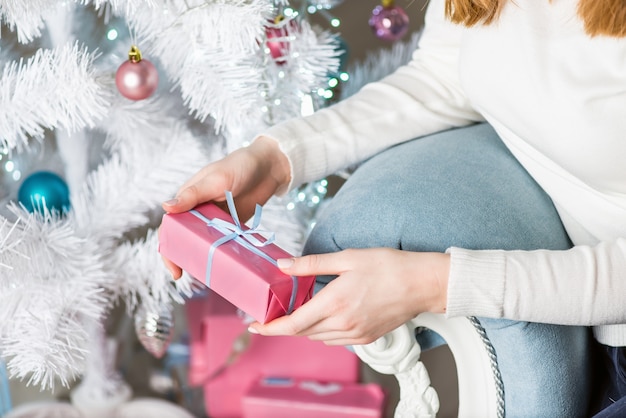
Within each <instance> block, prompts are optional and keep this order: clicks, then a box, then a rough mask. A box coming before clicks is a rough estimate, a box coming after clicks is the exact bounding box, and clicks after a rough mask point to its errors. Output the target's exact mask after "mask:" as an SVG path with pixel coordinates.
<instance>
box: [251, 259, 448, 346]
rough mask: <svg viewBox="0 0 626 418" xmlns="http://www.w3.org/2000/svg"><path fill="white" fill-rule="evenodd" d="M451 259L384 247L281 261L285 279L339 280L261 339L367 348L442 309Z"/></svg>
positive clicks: (255, 328) (261, 329)
mask: <svg viewBox="0 0 626 418" xmlns="http://www.w3.org/2000/svg"><path fill="white" fill-rule="evenodd" d="M449 266H450V259H449V255H447V254H442V253H417V252H409V251H401V250H393V249H386V248H373V249H358V250H357V249H353V250H345V251H341V252H337V253H332V254H320V255H309V256H304V257H300V258H294V259H281V260H279V267H281V270H282V271H283V272H284V273H286V274H289V275H295V276H305V275H338V277H337V278H336V279H335V280H333V281H331V282H330V283H329V284H328V285H326V287H324V289H322V290H321V291H320V292H318V293H317V294H316V295H315V296H314V297H313V298H312V299H311V300H310V301H308V302H307V303H305V304H304V305H302V306H301V307H300V308H298V309H296V310H295V311H294V312H293V313H292V314H291V315H287V316H283V317H281V318H278V319H275V320H273V321H271V322H269V323H267V324H265V325H261V324H259V323H253V324H251V327H250V330H251V332H257V333H260V334H263V335H302V336H308V337H309V338H310V339H312V340H321V341H324V342H325V343H326V344H328V345H354V344H367V343H370V342H372V341H374V340H376V339H377V338H379V337H381V336H383V335H384V334H386V333H387V332H389V331H392V330H393V329H395V328H397V327H398V326H400V325H401V324H403V323H404V322H406V321H408V320H410V319H412V318H414V317H415V316H416V315H418V314H419V313H422V312H426V311H429V312H439V313H443V312H445V309H446V300H447V289H448V273H449Z"/></svg>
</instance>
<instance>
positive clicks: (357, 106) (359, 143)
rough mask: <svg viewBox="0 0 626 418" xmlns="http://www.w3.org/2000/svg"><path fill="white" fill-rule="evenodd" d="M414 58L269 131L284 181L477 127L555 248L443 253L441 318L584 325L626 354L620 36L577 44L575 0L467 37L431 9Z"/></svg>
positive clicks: (506, 15)
mask: <svg viewBox="0 0 626 418" xmlns="http://www.w3.org/2000/svg"><path fill="white" fill-rule="evenodd" d="M429 3H430V5H429V8H428V11H427V14H426V25H425V27H424V32H423V34H422V37H421V40H420V45H419V48H418V49H417V50H416V52H415V53H414V55H413V60H412V61H411V62H410V63H409V64H408V65H406V66H403V67H401V68H399V69H398V70H397V71H396V72H395V73H393V74H392V75H390V76H388V77H386V78H385V79H383V80H381V81H379V82H376V83H371V84H369V85H367V86H366V87H364V88H363V89H362V90H361V91H360V92H359V93H357V94H355V95H354V96H352V97H350V98H348V99H346V100H344V101H342V102H340V103H337V104H336V105H333V106H331V107H328V108H326V109H323V110H320V111H318V112H317V113H315V114H314V115H312V116H310V117H307V118H304V119H294V120H291V121H287V122H285V123H282V124H279V125H277V126H275V127H272V128H271V129H269V130H268V131H267V132H265V133H263V135H265V136H269V137H272V138H274V139H276V140H277V141H278V142H279V144H280V147H281V149H282V150H283V152H284V153H285V154H286V155H287V157H288V158H289V161H290V164H291V168H292V186H295V185H298V184H301V183H303V182H307V181H311V180H315V179H319V178H322V177H324V176H327V175H329V174H332V173H334V172H337V171H338V170H340V169H342V168H344V167H346V166H349V165H352V164H354V163H357V162H360V161H362V160H364V159H366V158H368V157H370V156H372V155H373V154H375V153H377V152H379V151H381V150H383V149H385V148H387V147H389V146H391V145H394V144H397V143H399V142H402V141H406V140H409V139H412V138H415V137H418V136H421V135H426V134H430V133H434V132H437V131H440V130H444V129H448V128H451V127H458V126H464V125H468V124H470V123H473V122H476V121H481V120H487V121H488V122H489V123H490V124H491V125H492V126H493V127H494V128H495V129H496V130H497V132H498V133H499V135H500V136H501V138H502V139H503V141H504V142H505V143H506V145H507V146H508V147H509V148H510V150H511V151H512V152H513V154H514V155H515V156H516V157H517V158H518V159H519V161H520V162H521V163H522V164H523V166H524V167H525V168H526V169H527V170H528V172H529V173H530V174H531V175H532V176H533V177H534V178H535V179H536V181H537V182H538V183H539V184H540V185H541V186H542V187H543V188H544V189H545V190H546V191H547V193H548V194H549V195H550V196H551V197H552V199H553V201H554V203H555V205H556V207H557V209H558V211H559V214H560V215H561V218H562V219H563V222H564V224H565V227H566V229H567V232H568V233H569V235H570V237H571V239H572V240H573V242H574V243H575V244H576V246H575V247H574V248H573V249H572V250H568V251H544V250H540V251H471V250H465V249H459V248H451V249H449V252H450V254H451V255H452V257H451V259H452V266H451V272H450V282H449V289H448V305H447V314H448V315H449V316H458V315H474V316H489V317H506V318H510V319H519V320H528V321H535V322H549V323H560V324H581V325H594V331H595V335H596V338H597V339H598V340H599V341H600V342H602V343H604V344H608V345H614V346H622V345H626V325H616V324H626V38H611V37H601V36H600V37H593V38H591V37H589V36H587V35H586V34H585V33H584V30H583V23H582V21H581V20H580V19H579V18H578V16H577V15H576V1H575V0H552V1H536V0H516V1H515V2H513V1H511V2H509V3H508V4H507V5H506V6H505V8H504V10H503V13H502V15H501V16H500V18H499V19H498V21H497V22H496V23H494V24H491V25H489V26H476V27H472V28H466V27H462V26H457V25H453V24H451V23H449V22H448V21H446V20H445V18H444V13H443V0H430V2H429Z"/></svg>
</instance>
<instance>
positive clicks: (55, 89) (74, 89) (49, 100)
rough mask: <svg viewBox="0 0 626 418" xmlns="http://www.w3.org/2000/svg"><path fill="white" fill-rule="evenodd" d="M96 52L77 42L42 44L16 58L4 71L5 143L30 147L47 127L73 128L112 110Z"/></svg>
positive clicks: (1, 135)
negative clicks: (28, 54) (21, 58)
mask: <svg viewBox="0 0 626 418" xmlns="http://www.w3.org/2000/svg"><path fill="white" fill-rule="evenodd" d="M94 58H95V57H94V54H93V53H88V52H87V50H86V48H82V47H79V46H78V44H74V45H66V46H64V47H61V48H57V49H54V50H38V51H37V53H36V54H35V55H34V56H33V57H32V58H30V59H29V60H28V61H26V62H24V61H20V62H19V63H17V62H11V63H9V64H7V65H5V66H4V69H3V71H2V74H1V75H0V109H2V111H1V112H0V144H1V145H3V146H4V147H7V148H9V149H14V148H17V149H18V151H21V150H23V149H25V148H26V147H27V145H28V141H29V139H30V138H31V137H38V138H42V137H43V135H44V131H45V130H46V129H53V128H56V127H61V128H63V129H65V130H68V131H70V132H73V131H76V130H78V129H82V128H86V127H92V126H94V124H95V122H96V120H98V119H100V118H102V117H103V115H104V114H105V113H106V110H107V98H106V92H105V90H104V89H103V87H102V85H101V84H99V83H98V81H97V80H96V78H95V76H94V70H93V68H92V63H93V60H94Z"/></svg>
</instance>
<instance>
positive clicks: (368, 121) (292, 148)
mask: <svg viewBox="0 0 626 418" xmlns="http://www.w3.org/2000/svg"><path fill="white" fill-rule="evenodd" d="M443 3H444V1H443V0H433V1H431V2H430V6H429V8H428V10H427V13H426V17H425V26H424V30H423V33H422V36H421V38H420V43H419V46H418V48H417V50H416V51H415V52H414V54H413V56H412V60H411V62H410V63H408V64H407V65H405V66H402V67H400V68H398V69H397V70H396V71H395V72H394V73H392V74H391V75H389V76H387V77H385V78H383V79H382V80H380V81H377V82H372V83H369V84H367V85H366V86H364V87H363V88H362V89H361V90H360V91H359V92H357V93H356V94H354V95H352V96H350V97H349V98H346V99H344V100H342V101H340V102H338V103H336V104H334V105H332V106H329V107H327V108H324V109H321V110H319V111H317V112H315V113H314V114H313V115H311V116H308V117H300V118H294V119H291V120H288V121H285V122H282V123H280V124H277V125H275V126H273V127H271V128H269V129H268V130H267V131H266V132H263V133H262V134H260V135H259V136H257V138H258V137H260V136H266V137H270V138H273V139H275V140H276V141H278V143H279V146H280V149H281V150H282V151H283V152H284V153H285V154H286V156H287V157H288V159H289V162H290V165H291V174H292V176H291V183H290V187H289V188H292V187H294V186H297V185H300V184H302V183H305V182H308V181H312V180H317V179H320V178H323V177H324V176H327V175H330V174H333V173H335V172H337V171H339V170H341V169H343V168H345V167H348V166H351V165H353V164H356V163H359V162H361V161H363V160H365V159H367V158H369V157H371V156H372V155H374V154H376V153H378V152H380V151H381V150H383V149H385V148H387V147H390V146H392V145H395V144H398V143H400V142H403V141H407V140H409V139H413V138H417V137H420V136H423V135H426V134H430V133H434V132H437V131H441V130H444V129H448V128H452V127H458V126H464V125H468V124H470V123H473V122H475V121H479V120H482V117H481V116H480V115H479V114H478V113H477V112H476V111H474V110H473V108H472V107H471V106H470V104H469V102H468V100H467V98H466V96H465V94H464V93H463V91H462V89H461V87H460V83H459V74H458V72H459V70H458V59H459V44H460V38H461V35H462V28H460V27H458V26H457V25H454V24H452V23H450V22H448V21H447V20H446V19H445V16H444V8H443Z"/></svg>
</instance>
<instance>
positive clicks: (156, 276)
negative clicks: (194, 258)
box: [109, 229, 199, 312]
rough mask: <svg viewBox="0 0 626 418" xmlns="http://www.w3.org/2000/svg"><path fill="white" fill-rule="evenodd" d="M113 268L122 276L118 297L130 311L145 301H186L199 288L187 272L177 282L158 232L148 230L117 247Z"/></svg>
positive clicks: (144, 303) (145, 303)
mask: <svg viewBox="0 0 626 418" xmlns="http://www.w3.org/2000/svg"><path fill="white" fill-rule="evenodd" d="M109 263H110V266H109V268H111V270H113V271H115V274H117V275H118V276H119V279H118V283H119V286H118V287H117V288H116V289H115V292H116V293H117V295H118V297H119V298H120V299H123V300H125V301H126V308H127V309H128V310H129V312H134V310H135V309H136V308H137V307H138V306H139V304H140V303H141V304H143V305H144V306H145V305H148V306H151V307H158V306H162V305H164V304H170V303H171V302H172V301H174V302H177V303H184V298H183V295H184V296H187V297H190V296H191V295H192V294H193V292H194V291H195V290H197V289H198V288H199V285H198V282H197V281H195V280H193V279H192V278H191V277H189V276H188V275H183V277H182V278H180V279H179V280H176V281H174V280H173V279H172V276H171V275H170V273H169V272H168V271H167V269H166V268H165V266H164V264H163V260H161V256H160V254H159V252H158V232H157V231H156V230H154V229H153V230H150V231H148V234H147V235H146V237H145V238H144V239H141V240H138V241H136V242H134V243H130V242H127V243H124V244H122V245H120V246H118V247H117V248H116V249H115V251H114V253H113V254H112V256H111V258H110V259H109Z"/></svg>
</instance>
